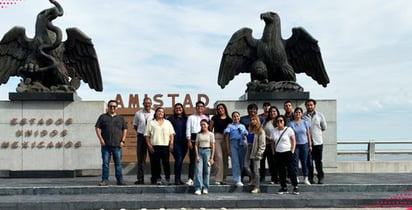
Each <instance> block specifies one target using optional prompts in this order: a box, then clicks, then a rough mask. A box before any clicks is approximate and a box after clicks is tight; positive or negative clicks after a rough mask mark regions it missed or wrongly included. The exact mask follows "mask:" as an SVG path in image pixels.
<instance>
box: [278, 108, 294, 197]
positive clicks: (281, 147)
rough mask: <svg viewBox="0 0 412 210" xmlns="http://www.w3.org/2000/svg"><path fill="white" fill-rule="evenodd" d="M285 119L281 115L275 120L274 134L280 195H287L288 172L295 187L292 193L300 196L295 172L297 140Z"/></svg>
mask: <svg viewBox="0 0 412 210" xmlns="http://www.w3.org/2000/svg"><path fill="white" fill-rule="evenodd" d="M285 121H286V119H285V117H284V116H283V115H279V116H277V117H276V118H275V122H276V125H277V126H276V128H275V129H274V130H273V132H272V134H271V135H272V139H273V141H272V146H273V148H274V151H275V160H276V161H277V165H278V170H279V181H280V189H279V191H278V194H287V193H288V189H287V186H286V170H287V172H288V176H289V177H290V180H291V182H292V185H293V191H292V193H293V194H295V195H298V194H299V189H298V182H297V179H296V170H295V157H294V153H295V148H296V140H295V133H294V131H293V129H292V128H289V127H287V126H285Z"/></svg>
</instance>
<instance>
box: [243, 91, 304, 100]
mask: <svg viewBox="0 0 412 210" xmlns="http://www.w3.org/2000/svg"><path fill="white" fill-rule="evenodd" d="M268 99H271V100H306V99H309V92H269V93H268V92H256V91H248V92H246V93H245V94H244V95H242V96H241V97H240V98H239V100H248V101H251V100H252V101H253V100H268Z"/></svg>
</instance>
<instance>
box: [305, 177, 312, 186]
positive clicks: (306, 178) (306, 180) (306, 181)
mask: <svg viewBox="0 0 412 210" xmlns="http://www.w3.org/2000/svg"><path fill="white" fill-rule="evenodd" d="M305 184H306V185H311V184H310V182H309V179H308V177H305Z"/></svg>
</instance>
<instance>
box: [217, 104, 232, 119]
mask: <svg viewBox="0 0 412 210" xmlns="http://www.w3.org/2000/svg"><path fill="white" fill-rule="evenodd" d="M219 106H222V107H223V109H224V110H225V115H226V117H230V116H229V113H228V112H227V107H226V105H225V104H223V103H220V104H218V105H217V106H216V115H218V116H220V115H219V110H218V108H219Z"/></svg>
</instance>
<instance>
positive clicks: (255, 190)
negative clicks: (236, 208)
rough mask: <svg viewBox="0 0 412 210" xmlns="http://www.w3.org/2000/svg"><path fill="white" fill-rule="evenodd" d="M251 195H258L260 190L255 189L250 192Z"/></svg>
mask: <svg viewBox="0 0 412 210" xmlns="http://www.w3.org/2000/svg"><path fill="white" fill-rule="evenodd" d="M251 193H253V194H258V193H260V190H259V188H255V189H253V190H252V191H251Z"/></svg>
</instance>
